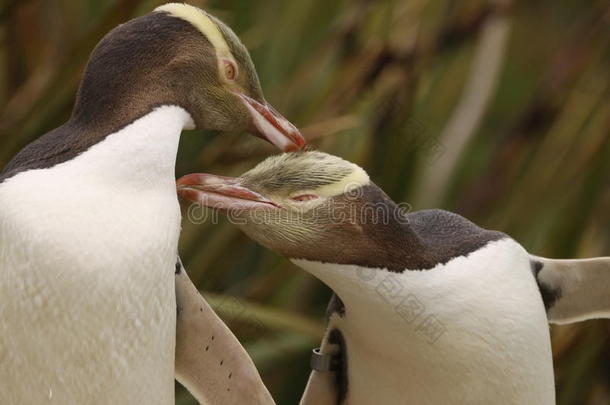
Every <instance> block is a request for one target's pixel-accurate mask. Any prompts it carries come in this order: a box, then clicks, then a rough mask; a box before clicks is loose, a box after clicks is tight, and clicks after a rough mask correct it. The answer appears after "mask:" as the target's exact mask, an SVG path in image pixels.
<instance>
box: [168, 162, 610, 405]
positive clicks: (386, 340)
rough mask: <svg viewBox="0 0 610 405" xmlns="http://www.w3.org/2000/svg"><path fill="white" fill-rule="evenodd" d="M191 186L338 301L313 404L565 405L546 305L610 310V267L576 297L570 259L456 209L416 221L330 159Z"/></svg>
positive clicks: (272, 166) (587, 267)
mask: <svg viewBox="0 0 610 405" xmlns="http://www.w3.org/2000/svg"><path fill="white" fill-rule="evenodd" d="M178 187H179V194H180V195H181V196H182V197H183V198H185V199H187V200H189V201H192V202H194V203H199V204H203V205H207V206H210V207H214V208H217V209H220V210H223V211H225V212H227V213H228V214H229V215H230V216H231V217H232V218H233V219H235V223H237V224H238V226H240V227H241V228H242V229H243V231H244V232H246V233H247V234H248V235H249V236H250V237H252V238H253V239H255V240H256V241H258V242H259V243H261V244H262V245H264V246H266V247H268V248H269V249H272V250H274V251H276V252H278V253H280V254H282V255H284V256H286V257H287V258H289V259H290V260H291V261H293V262H294V263H296V264H297V265H299V266H300V267H302V268H303V269H305V270H306V271H308V272H310V273H311V274H313V275H315V276H316V277H318V278H319V279H320V280H322V281H323V282H324V283H326V284H327V285H328V286H329V287H331V288H332V289H333V290H334V292H335V297H334V298H333V301H332V302H331V305H330V307H329V313H328V316H329V326H328V332H327V335H326V338H325V341H324V342H323V345H322V348H321V349H320V351H319V353H317V354H316V355H315V356H314V358H313V361H312V366H313V368H314V370H318V371H314V372H313V373H312V376H311V379H310V383H309V385H308V388H307V391H306V393H305V396H304V397H303V400H302V404H316V405H320V404H322V405H326V404H329V405H330V404H336V403H349V404H395V403H416V404H445V403H451V404H472V403H480V404H490V403H498V402H502V403H504V404H553V403H554V402H555V387H554V377H553V365H552V355H551V347H550V336H549V330H548V320H547V312H546V308H549V317H550V318H551V320H553V319H554V317H555V316H556V315H554V314H555V312H554V309H553V308H555V311H557V314H558V315H557V317H558V319H560V318H562V317H563V316H564V315H563V314H570V315H569V317H572V318H574V319H575V318H576V317H577V316H575V315H576V313H579V312H580V313H581V316H586V315H583V312H585V311H587V312H588V311H591V313H593V314H595V315H598V314H604V313H605V314H608V311H607V310H608V309H609V308H610V302H609V301H608V298H607V296H604V298H601V294H595V295H593V294H591V295H590V297H587V296H586V290H587V289H588V288H591V287H592V286H593V280H594V279H596V278H597V279H599V280H601V281H602V282H603V283H607V282H608V277H609V272H610V261H609V260H608V259H607V258H602V259H593V261H591V262H588V263H589V264H583V265H582V266H580V268H578V267H576V266H572V270H574V271H575V272H580V273H581V275H582V276H584V278H587V279H588V280H589V281H587V282H581V283H580V286H579V287H577V288H572V286H568V285H567V284H572V282H573V281H576V279H577V278H578V277H577V276H573V275H571V276H567V275H566V274H565V273H566V272H564V270H566V269H565V268H564V269H563V270H562V268H561V266H560V265H559V264H558V262H556V261H550V260H548V261H547V260H546V259H540V258H536V257H534V256H531V255H530V254H529V253H528V252H526V251H525V249H524V248H523V247H521V246H520V245H519V244H518V243H517V242H515V241H514V240H513V239H511V238H510V237H508V236H507V235H505V234H503V233H501V232H496V231H489V230H485V229H482V228H480V227H478V226H476V225H475V224H473V223H472V222H470V221H468V220H467V219H465V218H463V217H461V216H459V215H457V214H454V213H451V212H447V211H442V210H425V211H419V212H412V213H408V214H407V213H405V212H403V210H402V209H401V207H400V206H399V205H397V204H395V203H394V202H393V201H391V200H390V199H389V198H388V197H387V196H386V195H385V194H384V193H383V191H382V190H380V189H379V188H378V187H377V186H376V185H375V184H374V183H372V182H371V181H370V179H369V177H368V175H367V174H366V172H365V171H364V170H363V169H361V168H360V167H358V166H357V165H355V164H353V163H350V162H347V161H345V160H343V159H341V158H338V157H335V156H331V155H328V154H324V153H320V152H305V153H290V154H285V155H281V156H275V157H271V158H269V159H267V160H266V161H263V162H262V163H260V164H259V165H258V166H257V167H255V168H254V169H252V170H251V171H249V172H247V173H245V174H243V175H242V176H241V177H239V178H235V179H231V178H224V177H218V176H214V175H208V174H193V175H189V176H185V177H184V178H182V179H181V180H179V182H178ZM540 262H542V266H541V265H540ZM559 290H561V291H563V292H565V293H566V295H562V294H560V293H557V294H555V293H553V291H555V292H557V291H559ZM549 291H551V293H550V294H549V293H548V292H549ZM606 291H607V290H606V289H604V293H605V292H606ZM571 295H573V297H572V298H570V296H571ZM576 295H578V297H576ZM549 299H550V300H554V303H553V302H551V301H549ZM594 300H598V301H597V302H593V301H594ZM583 301H590V302H589V303H590V304H591V305H582V306H578V305H575V303H579V302H580V303H582V302H583ZM545 304H546V305H545ZM545 307H546V308H545ZM594 308H597V310H595V309H594ZM601 309H603V310H605V312H603V311H600V310H601ZM499 398H501V399H500V400H499Z"/></svg>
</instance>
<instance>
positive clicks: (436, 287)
mask: <svg viewBox="0 0 610 405" xmlns="http://www.w3.org/2000/svg"><path fill="white" fill-rule="evenodd" d="M293 262H294V263H295V264H296V265H298V266H299V267H301V268H303V269H304V270H306V271H308V272H310V273H311V274H313V275H314V276H316V277H318V278H320V280H322V281H323V282H324V283H325V284H327V285H328V286H332V288H333V290H334V291H335V294H337V295H338V297H340V300H341V302H342V303H343V307H342V311H333V312H332V313H331V316H330V319H329V323H328V330H329V332H332V331H336V332H335V333H337V332H338V333H340V334H341V335H342V337H343V340H344V343H343V347H342V350H345V354H344V356H345V359H344V360H343V361H346V362H347V370H346V371H347V375H346V376H343V377H342V378H345V380H346V385H347V387H346V389H345V394H344V397H342V396H341V394H340V393H341V389H338V390H337V391H338V394H337V395H338V396H339V398H338V399H339V400H341V402H339V403H348V404H370V403H386V404H398V403H418V404H439V403H448V404H488V403H503V404H525V403H536V404H553V403H554V398H555V391H554V380H553V367H552V355H551V347H550V336H549V331H548V326H547V320H546V314H545V310H544V306H543V304H542V300H541V299H540V296H539V294H538V288H537V285H536V282H535V280H534V279H533V277H532V274H531V267H530V261H529V255H528V254H527V252H526V251H525V250H524V249H523V248H522V247H521V246H520V245H519V244H517V243H516V242H515V241H513V240H512V239H509V238H506V239H502V240H497V241H492V242H489V243H488V244H487V245H485V246H484V247H482V248H480V249H477V250H476V251H474V252H472V253H470V254H468V255H467V256H459V257H457V258H454V259H452V260H450V261H448V262H447V263H445V264H439V265H437V266H434V267H433V268H431V269H426V270H421V269H417V270H410V269H405V271H403V272H400V273H397V272H393V271H388V270H386V269H380V268H368V267H361V266H354V265H345V264H341V265H339V264H330V263H322V262H315V261H308V260H293ZM337 372H341V371H337ZM315 373H316V372H315V371H314V374H315ZM312 378H314V377H312ZM305 403H314V402H304V404H305Z"/></svg>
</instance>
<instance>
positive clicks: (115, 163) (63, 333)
mask: <svg viewBox="0 0 610 405" xmlns="http://www.w3.org/2000/svg"><path fill="white" fill-rule="evenodd" d="M188 119H190V118H189V116H188V114H187V113H186V112H184V111H183V110H181V109H179V108H176V107H161V108H159V109H157V110H155V111H154V112H152V113H151V114H149V115H147V116H145V117H143V118H141V119H140V120H138V121H136V122H135V123H134V124H132V125H130V126H128V127H126V128H124V129H123V130H121V131H119V132H118V133H116V134H113V135H110V136H109V137H108V138H107V139H106V140H105V141H104V142H102V143H100V144H98V145H96V146H94V147H92V148H91V149H90V150H89V151H87V152H85V153H84V154H82V155H81V156H79V157H78V158H77V159H75V160H73V161H70V162H66V163H63V164H60V165H58V166H55V167H53V168H50V169H45V170H35V171H31V172H25V173H21V174H19V175H17V176H15V178H13V179H9V180H7V181H5V182H4V183H2V184H0V404H3V405H4V404H40V403H56V404H61V405H63V404H163V405H167V404H173V403H174V352H175V333H176V332H175V331H176V327H175V326H176V325H175V323H176V304H175V289H174V269H175V267H174V265H175V260H176V254H177V244H178V236H179V231H180V209H179V206H178V201H177V197H176V193H175V183H174V173H173V172H174V162H175V155H176V149H177V146H178V139H179V136H180V130H181V129H182V127H183V126H184V123H185V122H187V121H188Z"/></svg>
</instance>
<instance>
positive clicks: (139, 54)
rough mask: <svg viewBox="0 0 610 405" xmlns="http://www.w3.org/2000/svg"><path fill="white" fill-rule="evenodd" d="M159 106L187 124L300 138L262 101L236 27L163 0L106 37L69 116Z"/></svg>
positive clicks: (282, 139) (275, 138)
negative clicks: (184, 115)
mask: <svg viewBox="0 0 610 405" xmlns="http://www.w3.org/2000/svg"><path fill="white" fill-rule="evenodd" d="M161 105H178V106H180V107H183V108H184V109H185V110H186V111H188V112H189V113H190V115H191V117H192V120H193V125H192V128H189V129H195V128H196V129H203V130H218V131H239V132H241V131H245V132H250V133H252V134H254V135H256V136H259V137H261V138H263V139H265V140H267V141H269V142H271V143H272V144H274V145H275V146H277V147H278V148H280V149H281V150H284V151H291V150H297V149H300V148H302V147H303V146H304V144H305V141H304V139H303V137H302V136H301V134H300V133H299V131H298V130H297V129H296V128H295V127H294V126H293V125H292V124H291V123H290V122H289V121H287V120H286V119H285V118H284V117H283V116H282V115H281V114H280V113H278V112H277V111H276V110H275V109H274V108H273V107H271V106H270V105H269V104H268V103H267V101H266V100H265V98H264V96H263V92H262V90H261V86H260V83H259V79H258V75H257V73H256V70H255V67H254V64H253V63H252V59H251V58H250V55H249V53H248V51H247V50H246V48H245V47H244V45H243V44H242V43H241V41H240V40H239V38H238V37H237V36H236V35H235V33H234V32H233V31H232V30H231V29H230V28H229V27H228V26H227V25H225V24H224V23H222V22H221V21H220V20H219V19H217V18H216V17H214V16H212V15H210V14H208V13H206V12H205V11H203V10H201V9H199V8H196V7H193V6H190V5H187V4H180V3H169V4H166V5H163V6H161V7H159V8H157V9H156V10H155V11H154V12H152V13H150V14H148V15H145V16H142V17H139V18H136V19H134V20H131V21H129V22H127V23H125V24H122V25H120V26H118V27H117V28H115V29H114V30H112V31H111V32H110V33H108V34H107V35H106V36H105V37H104V38H103V39H102V40H101V41H100V43H99V44H98V45H97V46H96V48H95V50H94V51H93V53H92V55H91V57H90V59H89V62H88V64H87V68H86V69H85V73H84V75H83V80H82V82H81V85H80V88H79V92H78V96H77V102H76V105H75V108H74V112H73V115H72V119H73V121H74V122H76V123H77V124H80V125H82V126H87V125H96V123H99V122H107V121H108V120H111V121H113V122H120V123H123V124H126V123H129V122H130V121H133V120H135V119H137V118H139V117H140V116H143V115H145V114H146V113H148V112H150V111H151V110H152V109H154V108H155V107H157V106H161Z"/></svg>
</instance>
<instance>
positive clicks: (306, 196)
mask: <svg viewBox="0 0 610 405" xmlns="http://www.w3.org/2000/svg"><path fill="white" fill-rule="evenodd" d="M316 198H318V196H317V195H313V194H301V195H296V196H294V197H290V199H291V200H292V201H297V202H305V201H311V200H315V199H316Z"/></svg>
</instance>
